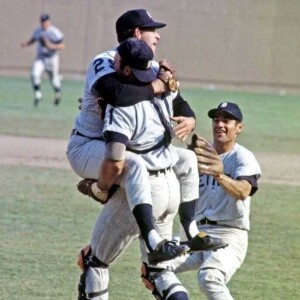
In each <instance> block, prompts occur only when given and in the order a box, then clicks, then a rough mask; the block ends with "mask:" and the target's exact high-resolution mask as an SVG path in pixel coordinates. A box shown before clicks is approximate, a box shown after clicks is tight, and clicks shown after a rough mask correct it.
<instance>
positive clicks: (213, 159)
mask: <svg viewBox="0 0 300 300" xmlns="http://www.w3.org/2000/svg"><path fill="white" fill-rule="evenodd" d="M192 144H193V145H192V146H193V150H194V152H195V154H196V156H197V161H198V170H199V173H201V174H206V175H211V176H214V177H220V176H221V175H222V174H223V163H222V161H221V159H220V157H219V155H218V153H217V151H216V150H215V149H214V148H213V146H212V145H211V144H210V143H209V142H208V141H207V140H206V139H204V138H203V137H200V136H198V135H194V136H193V138H192Z"/></svg>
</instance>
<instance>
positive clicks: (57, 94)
mask: <svg viewBox="0 0 300 300" xmlns="http://www.w3.org/2000/svg"><path fill="white" fill-rule="evenodd" d="M60 102H61V93H58V92H57V93H55V98H54V105H55V106H57V105H59V103H60Z"/></svg>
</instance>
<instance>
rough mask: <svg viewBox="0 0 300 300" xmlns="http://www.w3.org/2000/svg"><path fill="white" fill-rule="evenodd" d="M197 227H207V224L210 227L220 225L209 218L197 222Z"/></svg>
mask: <svg viewBox="0 0 300 300" xmlns="http://www.w3.org/2000/svg"><path fill="white" fill-rule="evenodd" d="M196 223H197V225H205V224H209V225H218V222H217V221H211V220H209V219H207V218H204V219H202V220H199V221H197V222H196Z"/></svg>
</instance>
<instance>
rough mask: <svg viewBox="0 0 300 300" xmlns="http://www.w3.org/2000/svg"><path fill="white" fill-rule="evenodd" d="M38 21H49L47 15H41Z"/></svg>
mask: <svg viewBox="0 0 300 300" xmlns="http://www.w3.org/2000/svg"><path fill="white" fill-rule="evenodd" d="M40 20H41V22H45V21H47V20H50V16H49V15H48V14H42V15H41V16H40Z"/></svg>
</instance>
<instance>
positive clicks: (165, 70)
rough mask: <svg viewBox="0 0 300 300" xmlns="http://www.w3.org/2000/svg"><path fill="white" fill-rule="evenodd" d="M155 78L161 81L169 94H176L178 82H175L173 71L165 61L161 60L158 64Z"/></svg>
mask: <svg viewBox="0 0 300 300" xmlns="http://www.w3.org/2000/svg"><path fill="white" fill-rule="evenodd" d="M170 75H171V76H170ZM157 78H159V79H160V80H162V81H163V82H164V83H165V84H166V86H167V88H168V89H169V90H170V91H171V92H176V91H177V90H178V88H179V82H178V81H177V77H176V72H175V69H174V68H173V67H172V65H171V63H170V62H169V61H168V60H167V59H162V60H161V61H160V62H159V72H158V76H157Z"/></svg>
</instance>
